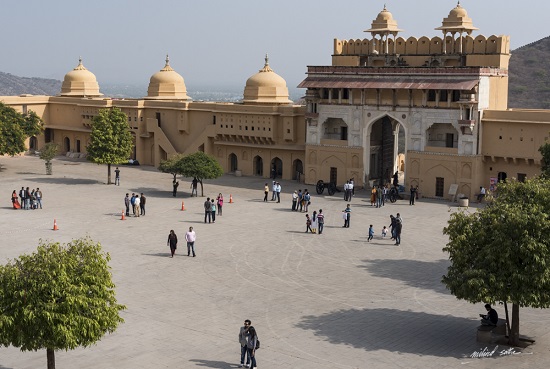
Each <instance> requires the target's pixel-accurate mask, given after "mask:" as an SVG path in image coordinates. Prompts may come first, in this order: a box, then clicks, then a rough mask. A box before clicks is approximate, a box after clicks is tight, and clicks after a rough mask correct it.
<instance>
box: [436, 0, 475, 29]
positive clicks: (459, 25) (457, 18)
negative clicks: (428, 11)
mask: <svg viewBox="0 0 550 369" xmlns="http://www.w3.org/2000/svg"><path fill="white" fill-rule="evenodd" d="M477 29H478V28H476V27H474V25H473V22H472V18H470V17H468V12H466V9H464V8H463V7H462V6H461V5H460V1H459V2H458V4H457V5H456V7H454V8H453V9H452V10H451V11H450V12H449V16H448V17H447V18H444V19H443V23H442V25H441V27H437V28H436V30H439V31H443V33H445V34H446V33H447V32H450V33H453V32H455V33H456V32H458V33H461V32H462V33H466V34H468V35H470V34H471V33H472V31H474V30H477Z"/></svg>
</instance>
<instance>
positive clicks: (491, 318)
mask: <svg viewBox="0 0 550 369" xmlns="http://www.w3.org/2000/svg"><path fill="white" fill-rule="evenodd" d="M485 310H487V314H486V315H483V314H479V316H480V317H481V325H495V326H496V325H497V323H498V313H497V312H496V310H495V309H493V308H492V307H491V305H490V304H485Z"/></svg>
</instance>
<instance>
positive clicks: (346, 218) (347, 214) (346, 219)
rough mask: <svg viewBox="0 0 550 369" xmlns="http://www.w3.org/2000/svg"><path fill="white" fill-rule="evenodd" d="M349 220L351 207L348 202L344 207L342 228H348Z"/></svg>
mask: <svg viewBox="0 0 550 369" xmlns="http://www.w3.org/2000/svg"><path fill="white" fill-rule="evenodd" d="M350 220H351V207H350V204H348V205H347V206H346V208H345V209H344V226H343V227H342V228H349V222H350Z"/></svg>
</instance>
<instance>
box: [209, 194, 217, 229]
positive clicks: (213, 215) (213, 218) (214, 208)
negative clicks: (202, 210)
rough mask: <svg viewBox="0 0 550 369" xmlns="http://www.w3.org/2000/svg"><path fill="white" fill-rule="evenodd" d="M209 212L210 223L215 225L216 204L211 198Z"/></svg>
mask: <svg viewBox="0 0 550 369" xmlns="http://www.w3.org/2000/svg"><path fill="white" fill-rule="evenodd" d="M210 211H211V212H212V223H216V202H215V201H214V199H213V198H212V200H211V205H210Z"/></svg>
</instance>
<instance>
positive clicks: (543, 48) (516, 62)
mask: <svg viewBox="0 0 550 369" xmlns="http://www.w3.org/2000/svg"><path fill="white" fill-rule="evenodd" d="M509 76H510V77H509V83H508V86H509V90H508V92H509V93H508V95H509V96H508V107H509V108H525V109H550V36H548V37H545V38H543V39H541V40H538V41H535V42H533V43H530V44H528V45H525V46H522V47H520V48H517V49H515V50H513V51H512V57H511V58H510V67H509Z"/></svg>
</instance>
